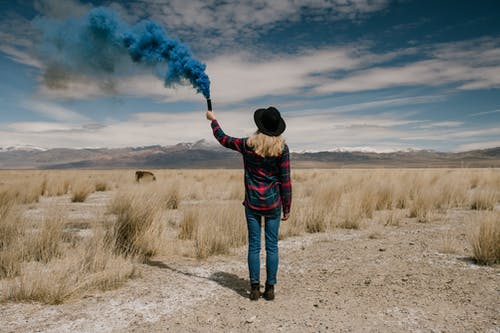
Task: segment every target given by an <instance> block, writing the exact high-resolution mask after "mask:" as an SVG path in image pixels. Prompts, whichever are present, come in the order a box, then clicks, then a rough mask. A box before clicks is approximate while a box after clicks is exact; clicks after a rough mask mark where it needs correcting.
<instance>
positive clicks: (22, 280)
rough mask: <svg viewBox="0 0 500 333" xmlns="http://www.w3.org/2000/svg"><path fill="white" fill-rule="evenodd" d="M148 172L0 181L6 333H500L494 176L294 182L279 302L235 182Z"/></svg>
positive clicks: (499, 182)
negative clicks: (251, 242)
mask: <svg viewBox="0 0 500 333" xmlns="http://www.w3.org/2000/svg"><path fill="white" fill-rule="evenodd" d="M151 171H153V172H154V173H155V175H156V181H148V180H144V181H141V182H140V183H137V182H136V181H135V179H134V172H135V170H66V171H58V170H51V171H38V170H37V171H33V170H31V171H0V300H1V303H0V312H1V313H2V316H1V319H0V324H1V325H0V331H1V332H33V331H40V332H70V331H71V332H163V331H171V332H211V331H227V332H240V331H250V332H272V331H286V332H329V331H331V332H500V315H499V312H498V308H499V307H500V288H499V286H500V266H499V263H500V205H499V203H500V202H499V201H500V170H499V169H336V170H311V169H309V170H293V175H292V176H293V177H292V178H293V204H292V216H291V218H290V220H289V221H286V222H282V225H281V231H280V233H281V241H280V257H281V262H280V270H279V273H278V285H277V293H276V297H277V298H276V300H275V301H273V302H266V301H265V300H259V301H258V302H250V301H249V300H248V296H247V289H248V278H247V270H246V248H245V246H246V225H245V219H244V214H243V207H242V205H241V201H242V199H243V174H242V171H239V170H222V169H220V170H151ZM262 274H264V272H262Z"/></svg>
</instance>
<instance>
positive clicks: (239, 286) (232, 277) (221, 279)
mask: <svg viewBox="0 0 500 333" xmlns="http://www.w3.org/2000/svg"><path fill="white" fill-rule="evenodd" d="M147 264H148V265H149V266H153V267H158V268H161V269H167V270H170V271H172V272H174V273H177V274H182V275H186V276H189V277H193V278H198V279H204V280H209V281H213V282H216V283H218V284H219V285H220V286H222V287H224V288H228V289H231V290H232V291H234V292H235V293H237V294H238V295H240V296H242V297H245V298H247V297H248V287H249V286H250V282H249V281H248V280H246V279H243V278H240V277H239V276H238V275H236V274H232V273H227V272H222V271H218V272H214V273H212V274H211V275H210V276H209V277H206V276H200V275H196V274H193V273H190V272H185V271H182V270H179V269H177V268H174V267H172V266H169V265H167V264H165V263H164V262H162V261H154V260H151V261H148V262H147Z"/></svg>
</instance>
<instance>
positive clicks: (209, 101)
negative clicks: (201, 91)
mask: <svg viewBox="0 0 500 333" xmlns="http://www.w3.org/2000/svg"><path fill="white" fill-rule="evenodd" d="M207 108H208V111H212V100H211V99H210V98H207Z"/></svg>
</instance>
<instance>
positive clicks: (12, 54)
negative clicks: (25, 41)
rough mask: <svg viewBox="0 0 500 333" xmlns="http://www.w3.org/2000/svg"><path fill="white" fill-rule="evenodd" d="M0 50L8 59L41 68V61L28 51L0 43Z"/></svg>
mask: <svg viewBox="0 0 500 333" xmlns="http://www.w3.org/2000/svg"><path fill="white" fill-rule="evenodd" d="M0 52H3V53H4V54H5V55H6V56H7V57H8V58H9V59H11V60H13V61H15V62H18V63H20V64H24V65H28V66H31V67H35V68H42V66H43V65H42V62H41V61H40V60H38V59H37V58H35V57H33V56H32V55H31V54H30V53H29V52H26V51H23V50H21V49H18V48H16V47H13V46H11V45H8V44H2V45H0Z"/></svg>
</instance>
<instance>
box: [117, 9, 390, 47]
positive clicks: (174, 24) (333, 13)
mask: <svg viewBox="0 0 500 333" xmlns="http://www.w3.org/2000/svg"><path fill="white" fill-rule="evenodd" d="M388 3H389V1H388V0H375V1H374V0H348V1H346V0H332V1H316V0H305V1H304V0H302V1H297V0H259V1H253V0H229V1H223V2H221V1H216V0H209V1H206V0H190V1H183V0H173V1H137V2H134V3H131V4H129V6H128V7H127V8H124V7H123V6H121V5H120V4H119V3H118V2H115V3H114V4H113V5H112V7H113V6H114V7H115V8H117V9H119V10H120V11H121V12H126V13H128V16H129V17H135V18H139V17H144V16H149V17H151V18H153V19H154V20H155V21H157V22H160V23H162V24H163V25H165V26H166V27H167V29H168V30H169V31H175V32H176V33H180V34H181V35H183V36H184V37H187V36H189V37H190V38H189V39H193V38H194V39H196V40H197V43H203V44H204V45H205V46H212V47H218V46H220V45H224V44H230V45H234V44H235V42H236V40H238V39H244V40H251V39H252V38H253V37H255V36H256V35H258V34H260V33H265V31H268V30H270V29H272V28H274V27H275V25H276V24H278V23H282V22H287V21H297V20H299V19H300V18H301V17H303V16H304V15H305V14H306V13H307V15H308V16H310V17H315V18H316V19H317V18H321V19H322V20H329V21H335V20H339V19H350V20H359V19H362V18H364V17H366V16H368V15H370V14H371V13H374V12H377V11H380V10H382V9H384V8H385V7H386V6H387V5H388Z"/></svg>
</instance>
